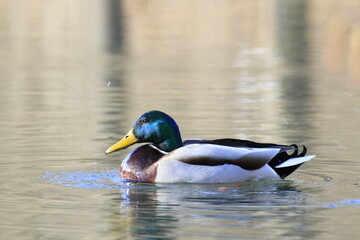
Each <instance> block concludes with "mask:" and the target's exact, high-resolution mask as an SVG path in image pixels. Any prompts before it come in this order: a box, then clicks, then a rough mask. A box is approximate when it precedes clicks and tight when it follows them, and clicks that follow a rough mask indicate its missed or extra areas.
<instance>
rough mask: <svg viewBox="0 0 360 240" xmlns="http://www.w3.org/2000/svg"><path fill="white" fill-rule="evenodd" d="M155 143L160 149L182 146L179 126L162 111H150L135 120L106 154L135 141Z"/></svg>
mask: <svg viewBox="0 0 360 240" xmlns="http://www.w3.org/2000/svg"><path fill="white" fill-rule="evenodd" d="M145 142H149V143H153V144H154V145H155V146H157V147H158V148H159V149H161V150H163V151H166V152H170V151H173V150H175V149H177V148H179V147H181V146H182V140H181V135H180V131H179V127H178V126H177V124H176V122H175V121H174V119H172V118H171V117H170V116H169V115H167V114H165V113H163V112H160V111H155V110H154V111H149V112H146V113H144V114H142V115H141V116H140V117H139V118H138V119H136V121H135V122H134V124H133V126H132V128H131V129H130V131H129V132H128V133H127V134H126V135H125V136H124V137H123V138H122V139H121V140H120V141H119V142H117V143H115V144H114V145H113V146H111V147H110V148H108V149H107V150H106V152H105V153H106V154H110V153H112V152H116V151H119V150H121V149H125V148H127V147H128V146H131V145H133V144H135V143H145Z"/></svg>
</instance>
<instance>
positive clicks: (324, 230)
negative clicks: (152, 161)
mask: <svg viewBox="0 0 360 240" xmlns="http://www.w3.org/2000/svg"><path fill="white" fill-rule="evenodd" d="M0 3H1V4H0V10H1V12H2V14H0V93H1V100H0V102H1V111H2V114H1V115H0V124H1V134H0V149H1V151H0V165H1V173H0V191H1V197H0V211H1V213H2V214H1V215H0V223H1V224H0V238H1V239H356V238H357V236H358V222H359V220H360V217H359V216H360V194H359V184H360V177H359V174H358V173H359V171H360V162H359V157H358V156H359V155H360V150H359V147H358V145H359V142H360V81H359V79H360V73H359V70H358V69H359V68H358V66H359V65H360V59H359V56H360V55H359V51H360V37H359V36H360V35H359V34H360V28H359V23H360V16H359V11H358V10H359V7H360V5H359V3H358V1H351V0H347V1H342V2H341V3H338V2H337V1H321V0H317V1H282V0H278V1H239V2H234V1H196V2H195V3H194V2H192V1H170V2H169V1H147V2H142V1H116V0H114V1H107V2H106V3H103V2H101V1H89V2H82V1H78V2H74V1H61V2H48V1H47V2H45V1H42V0H39V1H34V2H32V3H31V4H30V3H28V2H26V1H22V2H19V1H6V0H1V1H0ZM150 109H159V110H162V111H164V112H166V113H168V114H170V115H171V116H173V117H174V118H175V119H176V120H177V122H178V124H179V126H180V129H181V132H182V135H183V138H184V139H186V138H209V139H214V138H222V137H233V138H244V139H251V140H255V141H263V142H276V143H284V144H291V143H300V144H301V143H303V144H306V146H307V147H308V149H309V153H310V154H316V155H317V158H315V159H314V160H312V161H311V162H309V163H306V164H305V165H303V166H302V167H301V168H300V169H299V170H298V171H297V172H295V173H294V174H292V175H291V176H290V177H289V178H288V179H287V180H285V181H278V182H247V183H239V184H217V185H206V184H171V185H168V184H148V183H129V182H124V181H122V180H121V179H120V178H119V175H118V167H119V165H120V161H121V159H123V158H124V157H125V156H126V154H127V153H128V152H129V150H125V151H122V152H119V153H116V154H112V155H110V156H105V155H104V151H105V150H106V149H107V148H108V147H109V146H110V145H112V144H113V143H114V142H115V141H117V140H118V139H119V138H120V137H122V136H123V135H124V134H125V133H126V132H127V131H128V129H129V127H130V125H131V123H132V121H133V120H134V119H135V118H136V117H137V116H138V115H140V114H141V113H142V112H144V111H147V110H150Z"/></svg>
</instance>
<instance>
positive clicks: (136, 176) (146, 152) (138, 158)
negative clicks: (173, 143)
mask: <svg viewBox="0 0 360 240" xmlns="http://www.w3.org/2000/svg"><path fill="white" fill-rule="evenodd" d="M162 156H164V154H163V153H161V152H160V151H159V150H157V149H155V148H153V147H151V146H150V144H146V145H143V146H140V147H138V148H136V149H134V150H133V151H132V152H131V153H130V156H128V157H127V159H126V160H124V161H125V162H123V163H122V164H121V167H120V172H121V177H122V178H123V179H126V180H137V181H148V182H153V181H154V180H155V178H156V172H157V168H156V164H155V163H156V162H157V161H158V160H159V159H160V158H161V157H162Z"/></svg>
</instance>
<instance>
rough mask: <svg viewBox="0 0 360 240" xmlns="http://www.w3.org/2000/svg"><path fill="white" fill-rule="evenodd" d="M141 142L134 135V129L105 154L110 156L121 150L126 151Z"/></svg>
mask: <svg viewBox="0 0 360 240" xmlns="http://www.w3.org/2000/svg"><path fill="white" fill-rule="evenodd" d="M138 141H139V140H138V139H137V138H136V137H135V135H134V133H133V129H130V131H129V132H128V133H127V134H126V135H125V137H123V138H122V139H121V140H120V141H119V142H117V143H115V144H114V145H112V146H111V147H109V148H108V149H107V150H106V151H105V154H110V153H113V152H116V151H119V150H121V149H125V148H127V147H128V146H130V145H133V144H134V143H137V142H138Z"/></svg>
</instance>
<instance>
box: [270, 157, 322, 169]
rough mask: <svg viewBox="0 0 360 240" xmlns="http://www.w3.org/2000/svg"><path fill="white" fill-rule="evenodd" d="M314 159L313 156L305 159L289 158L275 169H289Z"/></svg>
mask: <svg viewBox="0 0 360 240" xmlns="http://www.w3.org/2000/svg"><path fill="white" fill-rule="evenodd" d="M314 157H315V155H309V156H305V157H297V158H291V159H289V160H287V161H285V162H283V163H282V164H280V165H278V166H276V167H275V168H284V167H291V166H295V165H298V164H301V163H304V162H307V161H310V160H311V159H313V158H314Z"/></svg>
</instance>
